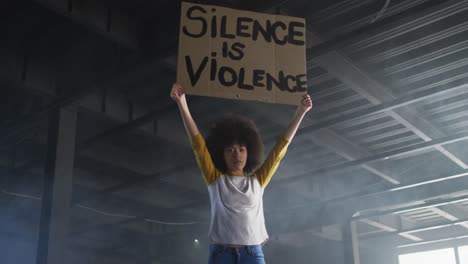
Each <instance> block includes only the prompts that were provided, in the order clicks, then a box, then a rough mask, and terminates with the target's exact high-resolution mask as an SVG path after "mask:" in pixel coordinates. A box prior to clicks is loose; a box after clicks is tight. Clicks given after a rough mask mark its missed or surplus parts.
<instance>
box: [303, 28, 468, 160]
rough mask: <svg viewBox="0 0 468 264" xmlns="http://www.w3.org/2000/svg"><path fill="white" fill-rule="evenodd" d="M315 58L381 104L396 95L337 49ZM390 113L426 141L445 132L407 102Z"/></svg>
mask: <svg viewBox="0 0 468 264" xmlns="http://www.w3.org/2000/svg"><path fill="white" fill-rule="evenodd" d="M308 33H309V34H312V35H315V34H314V33H313V32H310V31H308ZM315 39H320V38H319V36H315ZM313 61H314V62H315V63H316V64H317V65H319V66H321V67H323V68H324V69H326V70H327V71H328V72H329V73H331V74H332V75H334V76H336V77H337V78H338V79H340V80H341V81H342V82H343V83H345V84H346V85H347V86H348V87H350V88H351V89H353V90H354V91H355V92H356V93H358V94H359V95H361V96H363V97H364V98H366V99H367V100H369V101H370V102H371V103H372V104H373V105H379V104H381V103H382V102H388V101H393V100H395V99H397V97H396V96H395V95H394V94H393V93H392V92H391V90H390V89H388V88H386V87H384V86H383V85H382V84H381V83H379V82H378V81H376V80H374V79H372V78H371V77H370V76H369V74H367V73H365V72H364V71H363V70H362V69H360V68H359V67H358V66H356V65H355V64H354V63H352V62H351V60H350V59H348V58H347V57H346V56H345V55H343V54H341V53H339V52H338V51H331V52H329V53H327V54H324V55H321V56H318V57H314V58H313ZM387 114H388V115H390V116H391V117H393V118H394V119H395V120H397V121H398V122H400V123H401V124H402V125H403V126H405V127H406V128H407V129H409V130H410V131H412V132H413V133H414V134H416V135H417V136H418V137H420V138H422V139H423V140H424V141H431V140H432V138H433V137H440V136H443V135H444V134H443V133H442V132H441V131H439V130H438V129H436V128H435V127H434V126H433V125H431V124H430V122H429V121H428V120H425V119H424V118H423V117H422V116H421V115H418V114H416V113H415V112H414V111H413V110H412V109H409V108H408V107H407V106H403V107H400V108H399V109H394V110H388V113H387ZM409 120H411V121H409ZM434 148H435V149H437V150H438V151H440V153H442V154H443V155H444V156H446V157H447V158H449V159H450V160H451V161H453V162H454V163H455V164H457V165H458V166H460V167H461V168H463V169H468V165H467V164H465V163H464V162H463V161H462V160H461V159H459V158H457V157H456V156H455V155H453V154H452V153H450V152H449V151H447V150H446V149H445V148H444V147H443V146H441V145H438V146H435V147H434Z"/></svg>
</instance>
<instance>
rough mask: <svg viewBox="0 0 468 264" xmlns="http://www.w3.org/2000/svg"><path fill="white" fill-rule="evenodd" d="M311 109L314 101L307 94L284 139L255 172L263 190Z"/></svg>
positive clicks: (298, 107)
mask: <svg viewBox="0 0 468 264" xmlns="http://www.w3.org/2000/svg"><path fill="white" fill-rule="evenodd" d="M310 109H312V99H310V96H309V95H308V94H307V95H304V97H302V100H301V103H300V104H299V105H298V106H297V109H296V112H295V113H294V116H293V117H292V119H291V121H290V122H289V125H288V128H286V131H285V132H284V134H283V137H281V138H280V139H279V141H278V142H277V143H276V145H275V146H274V147H273V149H272V150H271V152H270V154H269V155H268V157H267V158H266V160H265V161H264V162H263V164H262V166H260V168H258V170H257V171H256V172H255V176H256V177H257V180H258V181H259V182H260V184H261V185H262V187H263V188H265V187H266V186H267V185H268V183H269V182H270V180H271V177H273V174H274V173H275V171H276V169H277V168H278V166H279V164H280V162H281V160H282V159H283V157H284V155H285V154H286V151H287V148H288V145H289V143H290V142H291V140H292V139H293V138H294V135H295V134H296V131H297V129H298V128H299V125H300V124H301V122H302V119H303V118H304V116H305V114H306V113H307V112H308V111H309V110H310Z"/></svg>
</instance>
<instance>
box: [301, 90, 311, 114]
mask: <svg viewBox="0 0 468 264" xmlns="http://www.w3.org/2000/svg"><path fill="white" fill-rule="evenodd" d="M313 106H314V104H313V102H312V98H310V95H308V94H305V95H304V96H303V97H302V99H301V104H300V105H299V110H300V111H301V112H302V113H307V112H308V111H309V110H310V109H312V107H313Z"/></svg>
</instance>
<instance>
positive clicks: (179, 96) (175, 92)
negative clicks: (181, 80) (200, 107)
mask: <svg viewBox="0 0 468 264" xmlns="http://www.w3.org/2000/svg"><path fill="white" fill-rule="evenodd" d="M171 98H172V99H173V100H174V101H175V102H176V103H177V104H180V103H181V102H182V101H184V100H185V92H184V88H182V86H181V85H180V84H178V83H174V84H173V85H172V89H171Z"/></svg>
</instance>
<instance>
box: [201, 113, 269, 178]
mask: <svg viewBox="0 0 468 264" xmlns="http://www.w3.org/2000/svg"><path fill="white" fill-rule="evenodd" d="M232 144H242V145H245V146H246V148H247V162H246V164H245V168H244V173H246V174H250V173H252V172H253V171H254V170H255V169H256V168H257V167H258V166H259V165H260V163H261V162H262V160H263V148H264V146H263V142H262V138H261V137H260V133H259V131H258V129H257V126H256V125H255V123H254V122H253V121H252V120H250V119H248V118H246V117H243V116H239V115H228V116H225V117H223V118H221V119H219V120H216V121H214V122H213V123H212V124H211V125H210V128H209V130H208V136H207V137H206V145H207V148H208V150H209V152H210V154H211V158H212V160H213V163H214V164H215V166H216V167H217V168H218V169H219V170H220V171H222V172H223V173H224V172H226V171H227V165H226V162H225V161H224V148H225V147H227V146H230V145H232Z"/></svg>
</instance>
